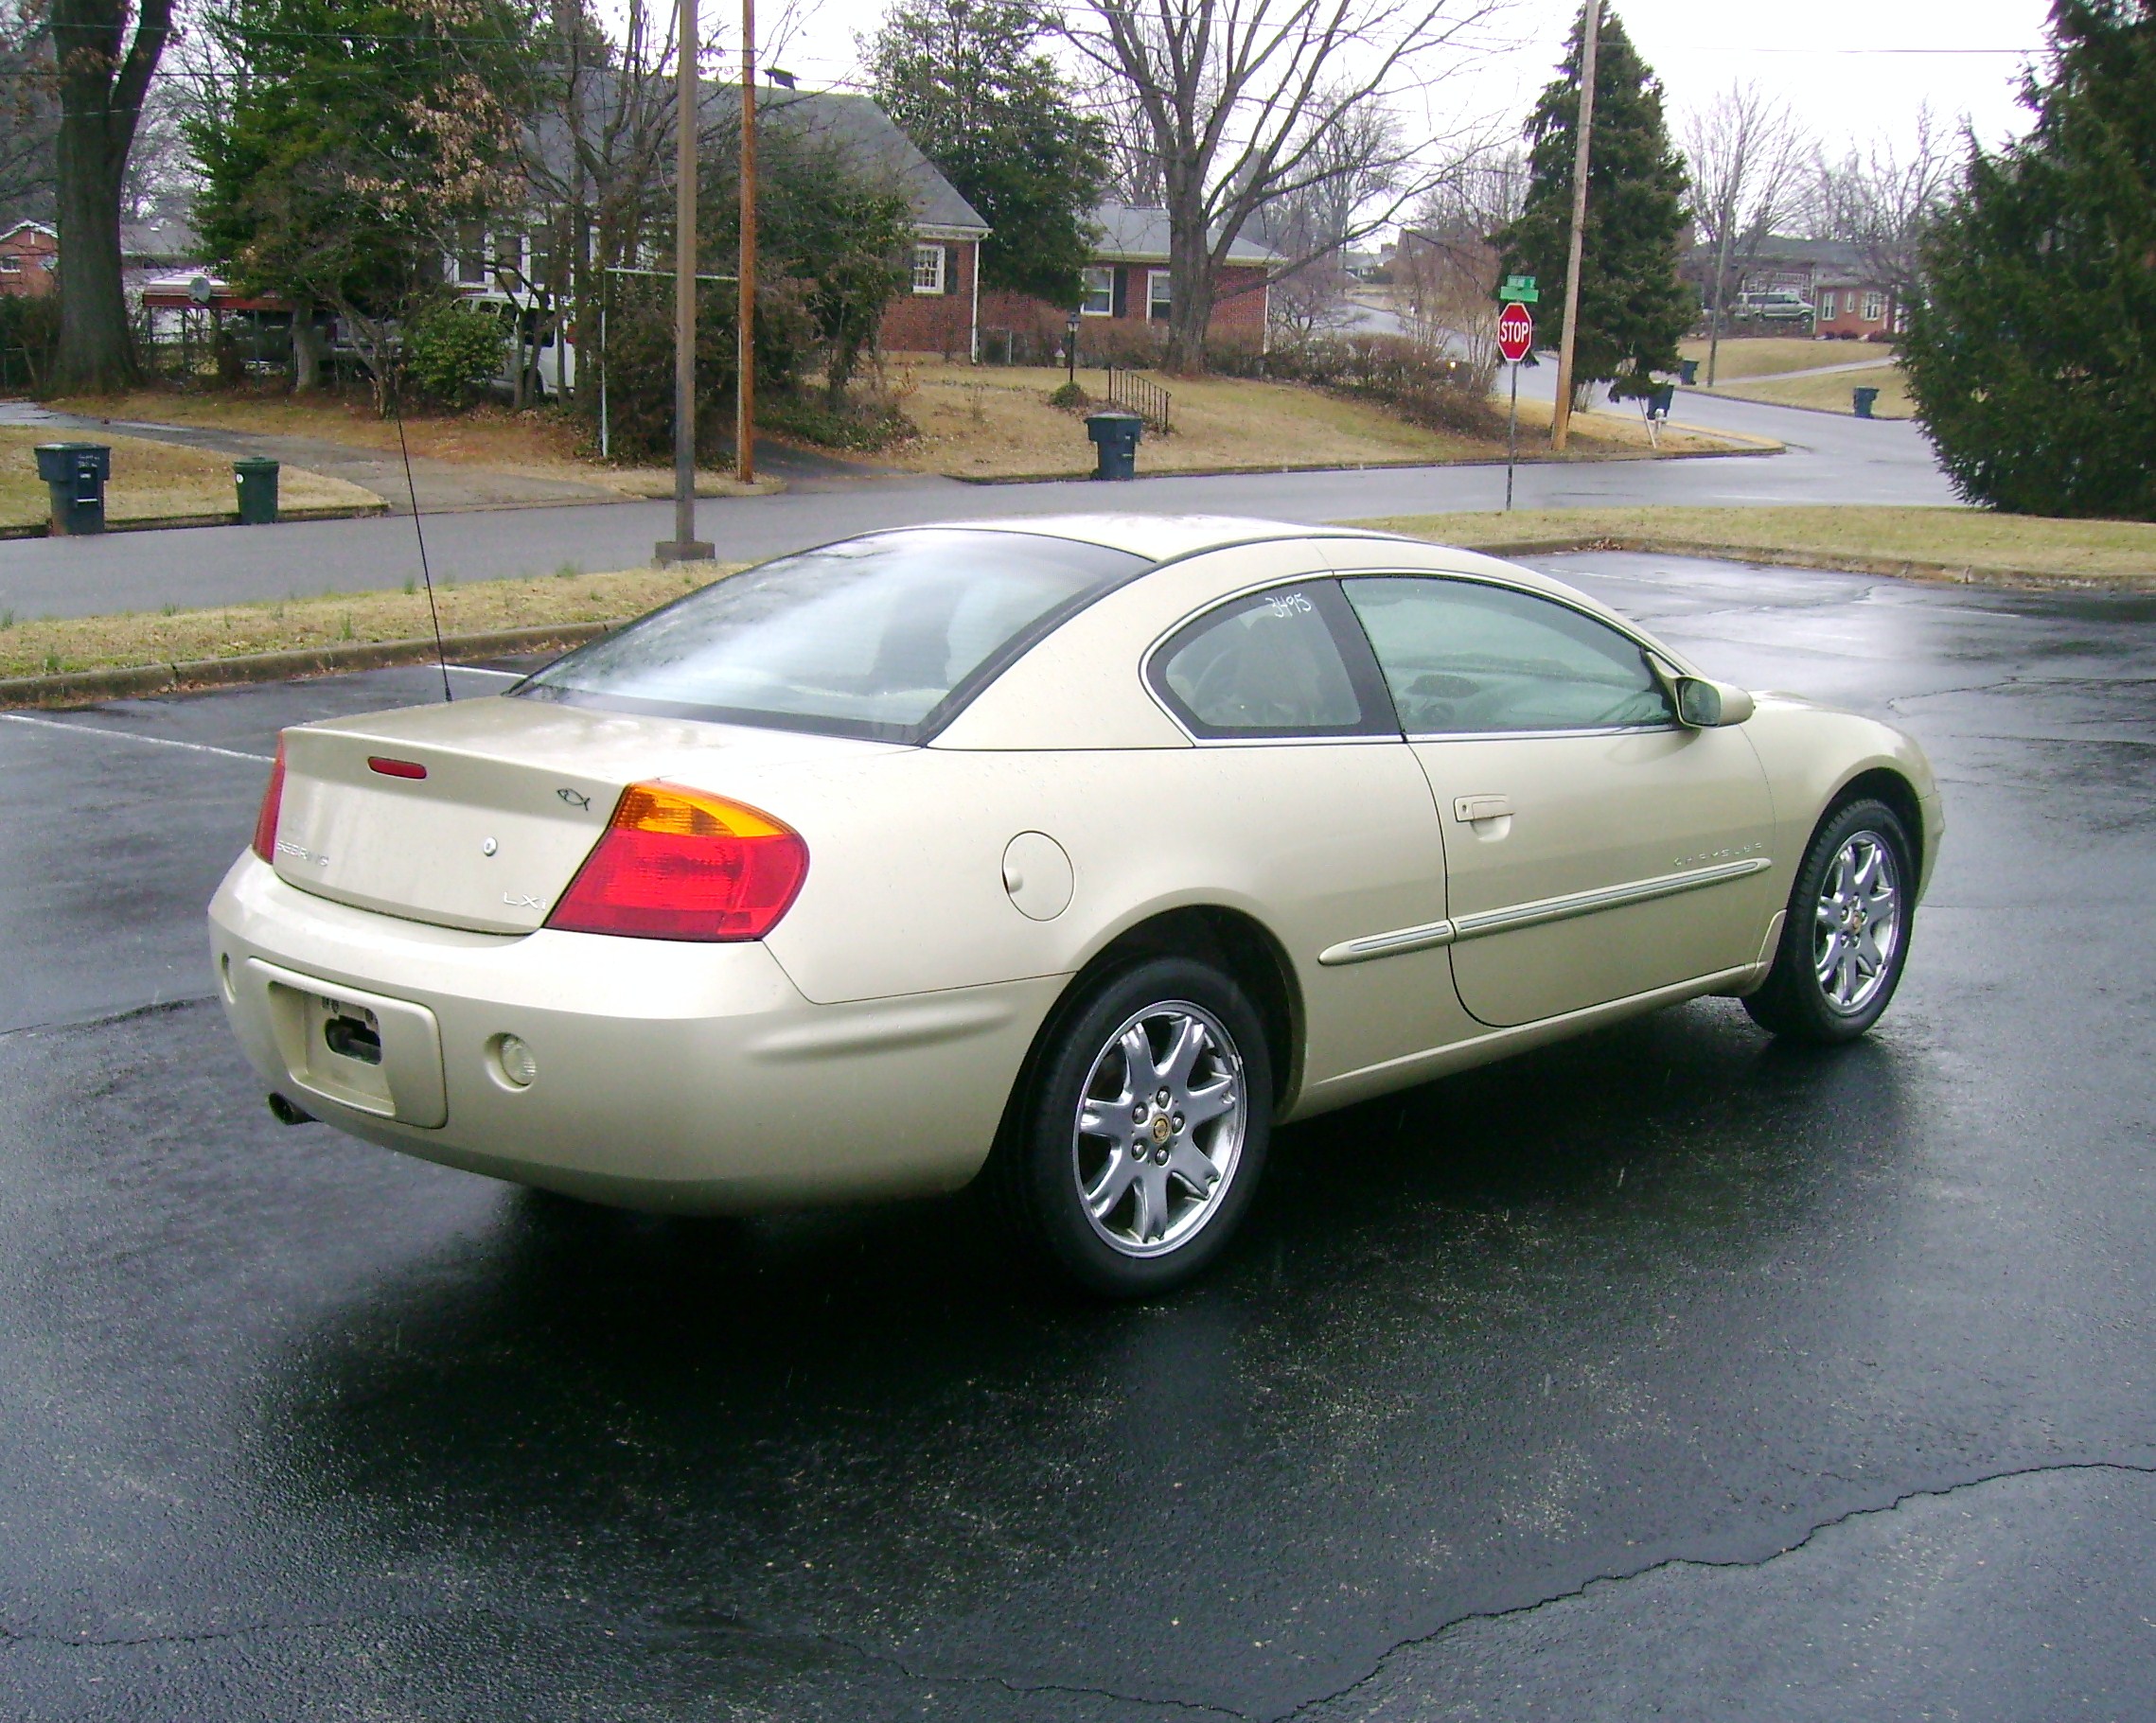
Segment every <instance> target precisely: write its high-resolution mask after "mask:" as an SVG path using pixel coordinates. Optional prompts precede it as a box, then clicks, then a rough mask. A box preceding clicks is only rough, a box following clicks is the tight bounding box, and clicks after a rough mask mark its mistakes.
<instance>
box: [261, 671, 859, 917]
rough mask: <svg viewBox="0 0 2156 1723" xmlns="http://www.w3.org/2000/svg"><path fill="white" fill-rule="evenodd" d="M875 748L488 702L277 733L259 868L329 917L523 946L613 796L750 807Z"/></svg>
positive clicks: (496, 699)
mask: <svg viewBox="0 0 2156 1723" xmlns="http://www.w3.org/2000/svg"><path fill="white" fill-rule="evenodd" d="M889 747H890V745H889V744H883V743H873V742H861V741H855V740H851V739H848V738H842V737H834V736H817V735H808V734H804V733H800V732H796V731H787V730H754V729H749V728H746V727H743V726H737V725H725V724H705V723H697V722H692V721H686V720H680V719H671V718H654V717H645V716H638V715H633V714H625V713H617V712H596V711H592V710H589V709H585V708H577V707H566V706H558V705H554V704H542V703H540V702H538V701H532V700H524V699H518V698H512V697H507V696H500V695H496V696H489V697H486V698H483V699H477V700H462V701H458V702H456V703H455V704H453V705H449V704H445V705H442V706H433V707H416V708H409V709H406V710H403V711H398V712H376V713H371V714H368V715H365V716H362V717H355V718H338V719H331V720H328V721H326V722H324V723H320V724H309V725H304V726H301V727H300V728H298V729H295V730H287V731H286V732H285V734H284V748H285V782H284V798H283V801H282V803H281V805H280V808H279V811H278V818H277V837H276V854H275V860H274V866H275V868H276V870H277V873H278V875H279V877H281V878H282V879H284V880H285V881H286V882H287V883H288V884H290V885H292V886H295V887H297V888H300V889H301V890H303V891H309V892H312V893H314V894H315V895H317V896H320V897H326V898H331V899H334V900H335V901H337V902H338V903H343V904H350V905H355V906H357V907H360V908H363V909H374V910H379V911H382V912H384V913H386V914H390V915H396V916H401V917H404V918H406V919H409V920H412V921H419V922H431V923H436V924H438V925H441V926H445V927H463V928H469V929H472V930H475V931H479V932H486V933H502V934H521V933H530V932H532V931H533V930H534V929H536V928H538V927H539V926H541V925H542V924H543V923H545V921H546V918H547V915H548V913H549V912H550V911H551V910H552V909H553V907H554V905H555V904H556V903H557V901H558V899H559V898H560V896H561V894H562V892H564V891H565V890H567V889H568V887H569V883H570V881H571V880H572V879H574V877H575V874H576V870H577V869H578V868H580V867H581V866H582V865H583V863H584V858H585V857H586V856H587V855H589V854H590V853H591V852H592V845H593V844H594V843H596V842H597V841H598V838H599V835H600V834H601V833H602V832H603V831H604V830H605V829H606V825H607V821H608V820H609V818H610V817H611V816H612V814H613V811H614V807H615V804H616V803H617V802H618V801H619V800H620V799H621V793H622V791H623V789H625V788H626V787H627V785H629V784H631V783H636V782H650V781H654V780H658V781H663V782H675V783H680V784H685V785H689V786H692V787H694V788H698V789H702V790H707V791H711V792H713V793H716V794H719V795H733V796H738V797H740V798H742V799H743V800H749V801H751V802H755V803H756V804H757V805H759V806H761V805H764V803H763V802H762V801H760V800H758V799H759V798H760V797H763V796H765V795H766V794H767V793H768V792H769V790H770V789H772V788H774V787H777V783H776V782H775V781H776V780H780V779H783V776H784V774H785V773H786V771H787V770H789V769H797V768H801V767H806V766H810V765H817V764H823V763H828V762H830V761H833V760H835V759H838V758H842V757H844V756H847V755H854V754H864V753H878V752H884V751H888V749H889ZM769 811H770V812H771V813H773V814H775V815H776V816H777V817H778V818H782V819H783V818H785V812H784V810H783V809H779V808H772V809H770V810H769Z"/></svg>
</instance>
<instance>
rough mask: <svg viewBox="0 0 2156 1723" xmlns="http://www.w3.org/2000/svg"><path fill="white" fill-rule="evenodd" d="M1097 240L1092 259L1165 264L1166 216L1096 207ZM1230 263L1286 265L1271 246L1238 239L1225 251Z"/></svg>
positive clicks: (1117, 207) (1141, 210)
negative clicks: (1104, 258) (1102, 258)
mask: <svg viewBox="0 0 2156 1723" xmlns="http://www.w3.org/2000/svg"><path fill="white" fill-rule="evenodd" d="M1090 220H1091V221H1092V224H1093V227H1094V229H1095V231H1096V233H1097V234H1098V238H1097V239H1096V240H1095V243H1094V246H1093V255H1094V256H1096V257H1106V258H1109V259H1111V260H1113V261H1114V262H1117V263H1165V262H1167V261H1168V212H1167V211H1166V210H1164V209H1144V208H1140V207H1138V206H1136V205H1133V204H1129V203H1096V204H1095V205H1094V206H1093V213H1092V216H1091V218H1090ZM1286 261H1287V259H1286V258H1285V257H1283V256H1281V254H1280V253H1278V252H1276V251H1274V250H1273V249H1272V248H1271V247H1270V246H1266V245H1260V244H1259V243H1258V242H1257V241H1256V240H1254V239H1244V238H1240V237H1239V238H1237V239H1236V241H1235V242H1234V243H1233V244H1232V245H1230V246H1229V247H1228V262H1230V263H1259V264H1271V263H1285V262H1286Z"/></svg>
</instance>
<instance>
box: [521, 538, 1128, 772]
mask: <svg viewBox="0 0 2156 1723" xmlns="http://www.w3.org/2000/svg"><path fill="white" fill-rule="evenodd" d="M1151 566H1152V565H1151V563H1150V562H1149V561H1148V560H1147V559H1146V558H1145V557H1142V556H1136V555H1133V554H1131V553H1129V552H1127V551H1117V550H1110V549H1108V548H1107V547H1106V546H1104V545H1097V544H1084V543H1080V542H1078V541H1076V540H1073V539H1069V538H1051V537H1048V536H1043V535H1040V534H1034V533H1001V532H987V531H980V530H969V529H966V528H926V529H921V530H917V531H908V532H895V533H879V534H876V535H874V536H870V537H864V538H850V539H846V540H844V541H842V542H840V543H838V544H831V545H825V546H824V547H823V548H822V549H821V550H815V551H804V552H803V553H801V554H799V555H795V556H782V557H780V558H779V559H778V560H777V561H775V562H767V563H764V564H762V565H761V566H759V567H757V568H753V569H747V570H744V571H742V572H741V573H739V574H734V575H732V576H729V577H728V578H726V579H723V580H719V581H716V582H715V583H713V584H712V585H711V586H708V587H705V588H704V589H702V590H701V591H698V592H693V593H691V594H690V595H689V596H688V597H686V598H683V599H680V600H677V601H676V602H675V603H673V604H671V605H669V606H667V607H665V608H664V609H663V610H656V611H654V612H653V613H652V614H651V615H649V616H647V617H645V618H644V619H643V620H642V621H641V622H638V623H633V624H630V625H629V626H628V627H627V628H624V629H622V630H621V631H620V632H619V633H617V634H612V635H609V636H608V637H607V638H606V639H604V640H599V641H594V642H592V643H591V644H590V645H588V646H586V647H583V648H582V649H581V650H579V651H576V652H573V653H571V654H570V655H569V656H568V657H567V658H564V659H560V660H558V661H557V662H556V663H553V664H550V665H549V666H548V667H547V668H546V669H544V670H542V671H540V672H539V674H538V675H536V676H533V677H529V678H527V679H526V680H525V681H523V682H521V683H520V684H519V685H518V686H517V687H516V689H514V690H513V691H512V692H514V693H516V694H521V695H523V696H525V697H526V698H531V699H548V700H559V701H563V702H566V703H568V704H571V705H578V706H597V707H602V708H605V709H607V710H610V711H615V712H654V713H658V714H662V715H665V716H670V717H691V718H716V719H719V720H723V721H725V722H729V723H739V724H760V725H769V726H773V727H776V728H780V729H786V730H821V731H825V732H828V733H830V734H834V735H848V736H869V737H875V738H878V739H882V740H888V741H893V742H919V741H922V740H924V739H926V738H927V737H928V736H930V735H932V734H933V733H934V732H935V731H936V730H938V729H940V728H941V727H942V726H943V725H944V724H945V723H946V722H947V721H948V720H949V719H950V718H951V717H953V716H955V715H956V713H957V712H959V710H960V709H961V708H963V706H964V704H965V703H966V701H968V700H969V699H971V698H972V697H973V695H974V694H977V693H978V692H980V690H981V688H983V687H985V686H986V685H987V684H988V683H989V682H990V681H991V680H992V679H994V677H996V676H997V675H998V674H999V673H1000V672H1001V671H1002V670H1003V669H1004V667H1005V666H1007V665H1008V664H1010V663H1011V662H1012V661H1013V660H1014V659H1016V657H1017V656H1018V655H1019V654H1020V653H1022V652H1023V651H1025V650H1026V648H1027V647H1029V646H1031V645H1032V644H1033V643H1034V642H1036V641H1038V640H1040V639H1041V638H1042V637H1043V636H1044V635H1046V634H1047V633H1048V632H1049V631H1050V630H1051V629H1052V628H1053V627H1055V626H1056V624H1059V623H1061V622H1062V621H1063V620H1064V619H1065V618H1066V617H1068V616H1069V615H1071V614H1072V613H1073V612H1075V611H1077V610H1079V609H1082V608H1083V607H1085V606H1086V605H1087V604H1089V603H1090V602H1092V600H1093V599H1094V598H1096V597H1098V596H1099V595H1100V594H1101V593H1103V592H1105V591H1106V590H1108V589H1110V588H1112V587H1116V586H1120V585H1122V583H1123V582H1124V581H1127V580H1130V579H1132V578H1134V577H1135V576H1137V575H1139V574H1140V573H1142V572H1144V571H1145V570H1146V569H1148V568H1150V567H1151Z"/></svg>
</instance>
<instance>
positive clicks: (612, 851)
mask: <svg viewBox="0 0 2156 1723" xmlns="http://www.w3.org/2000/svg"><path fill="white" fill-rule="evenodd" d="M807 874H808V846H807V845H806V844H804V843H803V842H802V840H801V836H800V834H798V833H796V832H795V831H793V830H792V828H790V827H788V826H786V825H785V824H783V823H782V822H780V821H779V820H776V819H773V818H771V817H770V816H769V814H765V813H762V812H760V811H759V810H757V809H755V808H751V807H748V806H746V805H744V804H743V803H741V802H738V801H728V800H725V799H724V798H723V797H719V796H710V795H706V794H704V793H703V792H702V791H700V790H688V789H682V788H680V787H678V786H677V785H674V784H670V783H632V784H630V785H629V787H628V788H627V789H626V790H624V791H623V792H622V797H621V800H620V801H619V802H618V803H616V804H615V807H614V814H613V818H611V819H610V820H609V821H608V822H607V829H606V832H605V833H604V834H603V835H601V837H600V838H599V841H598V843H597V844H596V845H595V846H594V847H593V849H592V853H591V854H590V855H588V856H586V857H585V858H584V865H583V867H581V868H580V869H578V870H577V872H576V877H575V878H574V880H572V881H571V882H570V885H569V889H568V890H567V891H566V892H564V893H563V894H562V897H561V901H560V903H558V904H557V905H555V909H554V913H553V914H552V915H550V916H548V917H547V919H546V924H547V925H548V926H549V927H554V928H558V929H560V930H562V931H564V932H568V933H610V934H618V935H624V936H626V937H627V938H630V939H641V940H760V939H762V938H763V937H764V935H766V934H767V933H769V931H770V930H771V929H772V928H773V927H774V926H776V925H777V924H778V921H779V918H780V917H781V916H783V915H785V914H786V910H787V909H788V908H790V907H791V906H792V904H793V900H794V897H795V896H796V894H797V893H799V891H800V890H801V883H802V881H803V880H804V878H806V877H807Z"/></svg>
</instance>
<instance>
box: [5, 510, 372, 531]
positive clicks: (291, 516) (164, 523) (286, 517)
mask: <svg viewBox="0 0 2156 1723" xmlns="http://www.w3.org/2000/svg"><path fill="white" fill-rule="evenodd" d="M389 512H390V509H389V504H388V503H386V502H376V503H375V504H373V505H372V506H371V507H370V506H368V505H367V504H365V503H362V502H352V503H343V502H331V503H325V504H324V505H323V506H322V507H320V508H287V509H279V510H278V511H277V518H276V519H275V520H274V521H272V522H271V523H270V524H271V525H273V526H283V525H286V524H287V523H289V522H294V521H302V520H372V519H375V518H376V517H377V516H380V515H386V514H388V513H389ZM238 525H239V510H238V509H236V508H228V509H225V510H224V511H222V512H221V513H219V514H213V515H144V516H141V517H139V518H137V519H127V520H107V521H106V522H105V530H104V531H103V532H102V533H97V534H90V535H87V536H91V537H98V538H110V537H111V536H113V535H114V534H115V533H164V532H169V531H170V530H171V529H172V528H174V527H183V526H238ZM51 536H52V525H51V523H50V522H49V521H39V522H38V523H37V524H36V525H34V526H0V538H50V537H51Z"/></svg>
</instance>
